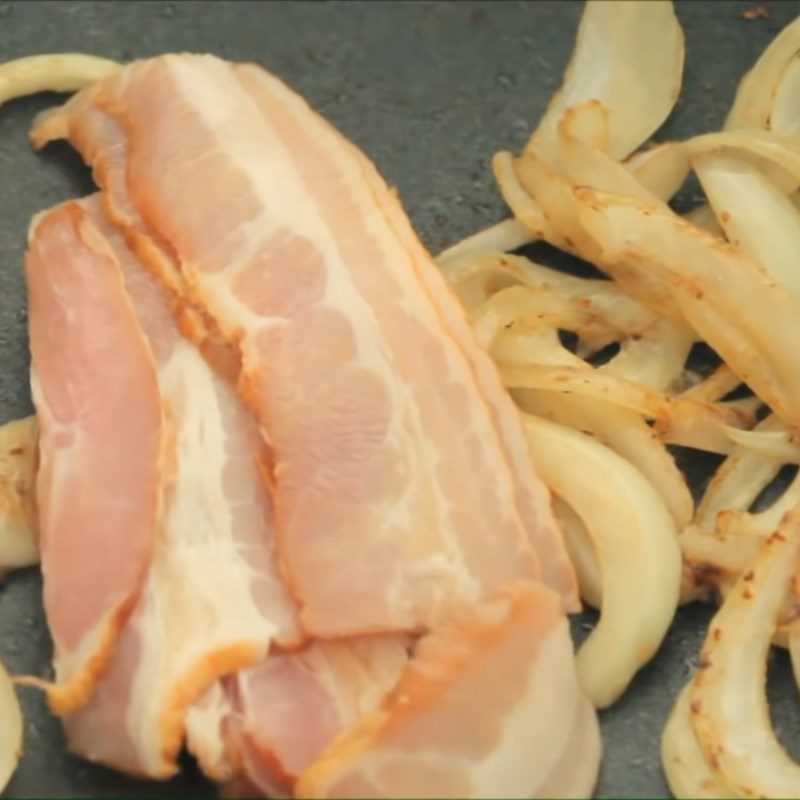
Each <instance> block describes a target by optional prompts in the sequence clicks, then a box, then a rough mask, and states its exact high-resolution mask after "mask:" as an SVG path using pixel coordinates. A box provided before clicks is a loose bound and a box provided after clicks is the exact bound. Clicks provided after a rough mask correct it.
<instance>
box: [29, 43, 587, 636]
mask: <svg viewBox="0 0 800 800" xmlns="http://www.w3.org/2000/svg"><path fill="white" fill-rule="evenodd" d="M261 76H263V73H261V72H259V71H257V70H255V69H252V68H249V67H234V66H232V65H230V64H227V63H226V62H223V61H220V60H219V59H215V58H213V57H209V56H189V55H183V56H163V57H159V58H156V59H152V60H150V61H146V62H139V63H136V64H133V65H131V66H129V67H127V68H125V69H123V70H122V71H121V72H119V73H118V74H117V76H115V77H114V78H112V79H110V80H108V81H104V82H101V83H99V84H96V85H95V86H93V87H90V88H88V89H86V90H84V92H82V93H81V94H79V95H77V96H76V98H74V99H73V100H72V101H71V102H70V103H68V104H67V105H66V106H65V108H64V109H63V110H62V111H61V112H56V113H54V114H50V115H49V116H48V117H47V118H46V120H45V121H44V122H43V123H42V128H40V130H39V131H38V133H36V132H35V133H34V138H35V139H36V140H37V141H39V142H42V141H44V140H45V139H46V138H47V137H49V136H55V135H59V134H66V135H68V136H69V138H70V139H71V140H72V141H73V142H74V143H75V144H76V146H77V147H78V148H79V149H80V150H81V152H82V153H83V154H84V156H85V157H86V158H87V160H88V161H89V162H90V163H91V164H92V165H93V166H94V168H95V174H96V177H97V179H98V181H99V182H100V184H101V187H102V188H103V189H104V190H105V191H106V195H107V201H108V202H109V203H110V204H112V205H113V206H114V211H113V212H112V213H111V216H112V218H113V219H114V222H115V224H117V225H120V227H121V228H123V230H126V231H128V232H130V231H131V230H132V229H135V230H134V232H135V234H136V236H137V237H138V238H139V239H141V238H142V237H145V238H147V237H149V238H150V239H151V240H152V241H154V242H156V243H158V244H159V246H160V247H161V248H162V249H165V250H168V251H169V253H170V254H171V255H172V256H173V258H174V263H175V264H177V265H178V269H179V272H180V276H181V282H182V283H181V285H182V286H183V287H184V289H183V291H184V292H185V294H186V295H187V297H186V298H185V300H186V301H187V302H190V303H191V305H192V306H194V307H195V308H198V309H200V310H201V313H202V314H205V315H207V316H209V317H210V318H211V319H213V321H214V323H215V324H216V325H217V326H218V329H219V331H220V333H221V335H222V336H224V337H225V338H226V340H227V342H228V343H229V344H231V345H233V346H235V347H236V348H237V349H238V352H239V354H240V359H241V366H242V372H241V377H240V391H241V392H242V394H243V396H244V397H245V398H246V399H247V401H248V403H249V404H250V405H251V407H252V408H253V410H254V412H255V414H256V417H257V419H258V421H259V424H260V426H261V430H262V433H263V435H264V437H265V440H266V441H267V442H268V443H269V445H270V449H271V456H272V462H273V468H272V473H271V480H272V484H273V485H272V490H273V498H274V502H275V510H276V522H277V531H278V537H279V549H280V553H281V558H282V561H283V563H284V566H285V570H286V574H287V576H288V578H289V582H290V586H291V589H292V591H293V593H294V594H295V596H296V597H297V598H298V600H299V601H300V604H301V607H302V614H301V618H302V620H303V624H304V627H305V628H306V629H307V630H308V631H309V632H311V633H313V634H317V635H321V636H326V637H329V636H343V635H356V634H359V633H370V632H379V631H396V630H424V629H426V628H430V627H434V626H435V625H436V624H437V623H438V622H440V621H441V620H444V619H447V618H448V617H449V616H450V615H451V614H452V613H453V612H454V610H455V609H457V608H460V607H463V606H465V605H469V604H472V603H474V602H476V601H477V600H479V599H481V598H482V597H485V596H487V595H488V594H490V593H491V592H492V591H494V590H496V589H497V588H499V587H500V586H502V585H503V584H504V583H505V582H506V581H508V580H514V579H526V578H528V579H532V578H535V577H537V576H541V577H542V579H543V580H545V581H546V582H547V583H548V584H549V585H551V586H553V587H554V588H556V589H557V590H558V591H559V592H560V593H561V594H562V595H563V596H564V597H565V598H566V599H567V601H568V603H569V604H570V605H571V606H574V604H575V602H576V599H575V582H574V574H573V572H572V569H571V566H570V565H569V561H568V559H567V556H566V554H565V551H564V549H563V545H562V542H561V539H560V535H559V532H558V531H557V529H556V527H555V523H554V521H553V518H552V515H551V513H550V510H549V503H548V497H547V492H546V490H545V489H544V487H543V486H542V485H541V484H540V483H539V482H538V481H537V479H536V478H535V474H534V471H533V467H532V465H531V459H530V455H529V453H528V452H527V450H526V446H525V444H524V437H523V434H522V431H521V428H520V425H519V420H518V417H517V412H516V410H515V409H514V407H513V405H512V403H511V401H510V399H509V398H508V397H507V395H506V394H505V392H504V390H503V388H502V386H501V384H500V381H499V379H498V377H497V375H496V373H495V371H494V368H493V367H492V366H491V364H490V363H489V361H488V359H486V357H485V356H484V355H482V354H481V353H480V352H479V350H478V348H477V346H476V345H475V344H474V343H473V342H472V341H471V339H470V335H469V332H468V329H467V327H466V324H465V322H464V320H463V318H462V317H461V314H460V311H459V310H458V307H457V305H456V301H455V300H454V299H453V298H451V297H450V295H449V294H448V292H447V290H446V288H445V286H444V283H443V282H442V280H441V278H440V277H439V276H438V275H437V274H436V268H435V266H434V265H433V263H432V261H431V259H430V257H429V256H428V255H427V254H426V253H425V252H424V250H423V248H422V247H421V246H420V245H419V243H418V242H417V241H416V238H415V237H414V236H413V234H412V232H411V230H410V228H409V226H408V223H407V221H406V219H405V216H404V214H403V212H402V209H401V207H400V205H399V203H398V202H397V199H396V198H395V197H394V195H393V194H392V193H391V192H390V191H389V190H388V188H387V187H386V186H385V184H384V183H383V182H382V180H381V179H380V178H379V176H378V175H377V173H376V172H375V171H374V168H373V167H372V166H371V165H370V164H369V162H367V160H366V159H365V158H364V157H363V156H362V155H361V154H360V153H358V151H357V150H356V149H355V148H354V147H353V146H352V145H351V144H349V143H348V142H347V141H346V140H345V139H344V138H342V137H341V136H340V135H339V134H338V133H336V132H335V131H334V130H333V129H332V128H330V127H329V126H328V125H327V123H325V122H324V121H323V120H322V119H321V118H319V117H318V116H317V115H316V114H315V113H314V112H312V111H311V109H309V108H308V106H307V105H306V104H305V103H304V102H303V101H302V100H300V99H299V98H298V97H297V96H296V95H294V94H292V93H291V92H290V91H289V90H288V89H286V88H285V87H283V86H282V84H279V82H277V81H276V80H274V79H272V78H269V77H261ZM98 120H100V121H98ZM108 120H110V122H109V121H108ZM98 131H102V135H100V134H98ZM112 176H113V177H112ZM123 183H124V185H122V184H123ZM188 197H191V202H190V203H187V202H186V200H185V198H188ZM222 197H224V202H220V198H222ZM130 209H135V215H134V216H135V218H136V219H137V220H141V221H143V225H139V224H138V222H137V223H133V224H131V223H130V221H129V220H130V217H131V215H130V213H129V212H130ZM126 217H128V221H127V222H126V220H125V218H126ZM139 253H140V255H142V256H143V257H147V255H148V254H147V253H145V252H144V250H140V251H139ZM149 264H150V267H151V268H152V269H154V270H156V271H157V272H159V273H160V274H161V275H162V278H164V279H165V281H166V282H171V283H172V284H173V285H174V284H175V283H176V281H175V280H174V276H173V275H172V274H171V273H170V274H168V275H165V264H164V261H163V259H152V258H151V259H150V261H149ZM531 544H533V547H531ZM534 549H535V552H534ZM356 553H357V554H358V558H351V557H348V556H349V555H351V554H356Z"/></svg>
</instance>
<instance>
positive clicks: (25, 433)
mask: <svg viewBox="0 0 800 800" xmlns="http://www.w3.org/2000/svg"><path fill="white" fill-rule="evenodd" d="M37 436H38V428H37V424H36V417H34V416H31V417H26V418H25V419H21V420H16V421H14V422H9V423H7V424H6V425H3V426H2V427H0V575H1V574H2V572H3V570H5V569H16V568H19V567H27V566H30V565H31V564H38V563H39V547H38V543H37V540H36V508H35V496H34V489H35V470H36V441H37Z"/></svg>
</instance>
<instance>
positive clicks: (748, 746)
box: [691, 508, 800, 797]
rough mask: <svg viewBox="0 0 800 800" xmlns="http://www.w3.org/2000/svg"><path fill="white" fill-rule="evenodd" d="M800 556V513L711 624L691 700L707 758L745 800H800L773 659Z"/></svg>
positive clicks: (799, 768) (772, 540)
mask: <svg viewBox="0 0 800 800" xmlns="http://www.w3.org/2000/svg"><path fill="white" fill-rule="evenodd" d="M798 555H800V508H798V509H795V510H793V511H792V512H790V513H789V514H788V515H787V516H786V518H785V519H784V522H783V523H782V524H781V526H780V528H779V529H778V530H777V531H776V532H775V533H774V534H772V535H771V536H770V537H769V538H768V539H767V541H766V543H765V544H764V545H763V547H762V549H761V550H760V552H759V554H758V555H757V557H756V558H755V560H754V561H753V562H752V563H751V565H750V567H749V568H748V570H747V571H746V572H745V573H743V574H742V575H741V577H740V578H739V579H738V580H737V582H736V584H735V586H734V587H733V589H732V590H731V591H730V592H729V593H728V596H727V597H726V599H725V602H724V603H723V604H722V607H721V608H720V609H719V611H718V612H717V614H716V615H715V616H714V619H713V620H712V621H711V625H710V626H709V633H708V635H707V637H706V640H705V643H704V645H703V651H702V656H701V669H700V670H699V671H698V674H697V676H696V678H695V681H694V686H693V688H692V694H691V702H692V711H693V714H694V729H695V732H696V734H697V738H698V740H699V742H700V745H701V747H702V749H703V752H704V753H705V756H706V759H707V760H708V762H709V764H710V765H711V767H712V769H714V771H715V773H717V774H718V775H719V777H720V778H721V780H722V781H723V782H724V783H725V784H726V785H728V786H730V787H731V789H732V790H733V792H734V793H736V794H738V795H740V796H742V797H798V796H800V765H798V764H796V763H795V762H794V761H793V760H792V759H791V758H790V757H789V756H788V754H787V753H786V752H785V750H784V749H783V747H782V746H781V745H780V743H779V742H778V739H777V737H776V736H775V732H774V731H773V729H772V724H771V721H770V716H769V707H768V704H767V697H766V691H765V681H766V660H767V656H768V654H769V648H770V642H771V640H772V636H773V633H774V631H775V629H776V627H777V624H778V618H779V615H780V612H781V609H782V606H783V603H784V599H785V597H786V594H787V591H788V590H789V585H790V581H791V579H792V577H793V575H794V573H795V570H796V565H797V558H798Z"/></svg>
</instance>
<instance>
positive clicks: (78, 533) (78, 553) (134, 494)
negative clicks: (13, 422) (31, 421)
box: [26, 204, 166, 713]
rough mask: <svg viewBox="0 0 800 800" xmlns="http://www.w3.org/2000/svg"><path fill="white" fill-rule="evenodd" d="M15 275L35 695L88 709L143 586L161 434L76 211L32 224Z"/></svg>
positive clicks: (105, 257)
mask: <svg viewBox="0 0 800 800" xmlns="http://www.w3.org/2000/svg"><path fill="white" fill-rule="evenodd" d="M26 278H27V283H28V304H29V312H28V313H29V322H30V347H31V384H32V389H33V399H34V403H35V405H36V411H37V414H38V417H39V426H40V434H39V471H38V476H37V486H36V492H37V498H38V506H39V528H40V537H41V551H42V572H43V574H44V603H45V610H46V613H47V620H48V624H49V627H50V632H51V635H52V637H53V641H54V645H55V654H54V664H55V672H56V683H55V685H53V686H51V687H50V688H49V690H48V695H49V700H50V703H51V705H52V707H53V708H54V709H55V710H56V711H60V712H62V713H63V712H66V711H69V710H74V709H75V708H79V707H80V706H81V705H83V704H85V703H86V701H87V700H88V698H89V696H90V695H91V692H92V690H93V688H94V685H95V683H96V682H97V679H98V676H99V674H100V673H101V671H102V669H103V668H104V667H105V665H106V663H107V661H108V659H109V658H110V656H111V653H112V652H113V649H114V645H115V642H116V640H117V638H118V636H119V633H120V631H121V630H122V628H123V626H124V624H125V621H126V619H127V617H128V615H129V614H130V612H131V610H132V608H133V605H134V603H135V602H136V598H137V597H138V594H139V590H140V588H141V585H142V582H143V581H144V579H145V577H146V573H147V569H148V567H149V565H150V560H151V557H152V552H153V545H154V542H155V538H156V532H157V528H158V524H159V509H160V489H161V483H162V480H163V476H164V470H165V464H164V454H165V440H166V435H165V430H164V428H165V425H164V420H163V418H162V409H161V403H160V398H159V392H158V383H157V378H156V370H155V363H154V361H153V357H152V354H151V352H150V348H149V346H148V344H147V341H146V338H145V336H144V333H143V332H142V329H141V325H140V323H139V321H138V319H137V317H136V313H135V311H134V309H133V307H132V304H131V302H130V299H129V297H128V294H127V292H126V291H125V285H124V282H123V279H122V276H121V274H120V272H119V269H118V267H117V264H116V261H115V259H114V256H113V253H111V252H110V250H109V248H108V246H107V245H106V243H105V242H104V241H103V240H102V238H100V237H97V236H95V235H94V234H93V231H92V230H90V229H88V228H87V227H86V225H85V215H84V214H83V213H82V212H81V210H80V209H79V208H78V207H77V206H75V205H74V204H73V205H67V206H63V207H61V208H59V209H57V210H56V211H54V212H53V213H51V214H49V215H47V216H46V217H45V218H44V219H41V220H40V221H39V224H38V226H37V227H36V230H35V234H34V237H33V241H32V243H31V247H30V250H29V251H28V256H27V260H26ZM111 443H113V445H112V444H111Z"/></svg>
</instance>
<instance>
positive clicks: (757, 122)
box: [725, 18, 800, 130]
mask: <svg viewBox="0 0 800 800" xmlns="http://www.w3.org/2000/svg"><path fill="white" fill-rule="evenodd" d="M798 52H800V18H798V19H796V20H794V22H791V23H789V25H787V26H786V27H785V28H784V29H783V30H782V31H781V32H780V33H779V34H778V35H777V36H776V37H775V38H774V39H773V40H772V41H771V42H770V44H769V46H768V47H767V49H766V50H764V52H763V53H762V54H761V55H760V56H759V58H758V61H756V63H755V64H754V65H753V67H752V68H751V69H750V70H749V71H748V72H747V73H746V74H745V76H744V77H743V78H742V80H741V81H740V82H739V86H738V88H737V90H736V97H735V99H734V101H733V105H732V106H731V110H730V111H729V112H728V117H727V119H726V120H725V130H736V129H738V128H767V127H769V122H770V114H771V111H772V102H773V97H774V95H775V92H776V90H777V88H778V86H779V85H780V82H781V78H782V77H783V74H784V72H785V70H786V69H787V67H788V65H789V62H790V61H791V60H792V59H793V58H794V56H795V55H796V54H797V53H798Z"/></svg>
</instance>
